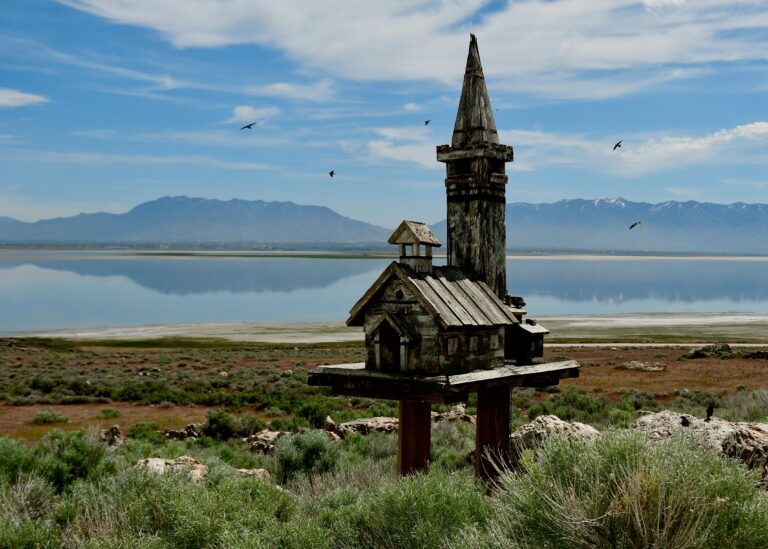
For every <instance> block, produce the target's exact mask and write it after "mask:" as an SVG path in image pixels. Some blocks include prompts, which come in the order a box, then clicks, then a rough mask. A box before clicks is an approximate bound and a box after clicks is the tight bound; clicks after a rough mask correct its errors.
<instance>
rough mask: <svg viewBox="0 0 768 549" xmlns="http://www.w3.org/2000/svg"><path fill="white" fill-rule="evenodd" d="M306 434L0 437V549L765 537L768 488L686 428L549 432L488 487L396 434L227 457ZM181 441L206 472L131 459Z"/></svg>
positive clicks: (557, 543)
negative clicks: (405, 460) (151, 469)
mask: <svg viewBox="0 0 768 549" xmlns="http://www.w3.org/2000/svg"><path fill="white" fill-rule="evenodd" d="M445 429H446V431H445V432H443V433H440V434H437V433H436V434H435V436H434V437H433V445H434V446H433V453H435V452H437V453H440V452H443V453H445V452H448V451H450V449H451V448H452V447H454V446H455V445H456V443H457V442H458V445H459V446H461V444H463V441H464V440H465V438H466V437H467V435H471V433H468V432H466V431H465V427H464V426H462V425H460V424H459V425H457V424H453V425H449V426H447V427H445ZM309 435H311V433H310V434H309ZM309 435H297V436H296V437H291V438H293V442H291V443H290V444H287V445H284V446H280V447H279V448H278V450H277V453H276V455H274V456H262V455H255V454H252V453H251V452H250V451H249V450H248V449H247V447H245V446H243V445H241V444H237V443H224V442H211V440H212V439H209V440H208V442H206V441H204V440H202V439H201V440H198V441H194V442H189V441H187V442H179V441H171V442H165V441H163V442H160V443H158V444H154V443H152V442H149V441H145V440H144V441H143V440H129V441H128V443H127V444H126V445H125V446H123V447H121V448H119V449H117V450H113V451H109V452H107V451H106V450H105V448H104V447H103V446H102V445H101V444H99V443H98V442H97V441H95V440H93V439H91V438H89V437H88V436H87V435H86V434H85V433H84V432H83V431H78V432H72V433H62V432H58V431H54V432H52V433H51V434H50V435H48V437H46V438H45V439H43V440H42V441H40V442H39V443H38V444H37V445H34V446H28V445H23V444H20V443H18V442H15V441H12V440H10V439H7V438H0V547H185V548H186V547H190V548H196V547H235V548H236V547H297V548H298V547H319V548H341V547H348V548H353V547H361V548H373V547H416V548H422V547H424V548H426V547H457V548H458V547H461V548H465V547H470V548H472V547H476V548H481V547H482V548H486V547H499V548H501V547H558V548H559V547H562V548H566V549H567V548H582V547H583V548H586V547H627V548H630V547H675V548H679V549H685V548H693V547H697V548H698V547H704V548H707V547H712V548H714V547H734V548H738V547H765V546H766V544H768V520H767V519H768V494H766V493H765V492H760V491H758V490H755V489H754V482H755V480H756V477H755V475H754V474H752V473H749V472H747V471H746V470H745V469H744V466H743V465H742V464H740V463H739V462H737V461H734V460H728V459H726V458H723V457H721V456H718V455H716V454H714V453H713V452H712V450H710V449H708V448H704V447H701V446H698V445H696V444H695V443H694V442H693V441H691V440H688V439H684V438H679V439H673V440H672V441H670V442H668V443H666V444H660V445H649V444H647V443H646V442H645V441H644V439H642V438H640V437H639V436H637V435H635V434H631V433H626V432H620V431H608V432H607V433H604V435H603V436H602V437H600V438H599V439H598V440H597V441H596V442H594V443H592V444H588V443H585V442H580V441H572V442H570V443H569V442H568V441H566V440H564V439H560V438H558V437H553V438H551V439H549V440H548V441H547V442H545V444H544V446H543V447H542V449H541V450H540V452H539V454H538V456H537V457H536V458H535V459H534V458H533V456H532V455H528V456H527V459H526V460H525V461H524V467H525V469H524V471H521V472H517V473H512V472H509V473H505V474H503V475H502V476H501V478H500V481H499V483H498V485H497V486H496V487H495V488H494V489H493V490H492V492H491V493H490V494H487V493H486V489H485V487H483V486H481V485H479V484H478V483H477V482H476V481H475V479H474V477H473V475H472V472H471V470H470V469H469V468H468V467H467V466H464V467H461V468H458V469H456V468H451V467H452V466H451V467H443V466H441V465H435V466H433V467H432V470H431V472H430V473H429V474H422V475H414V476H411V477H407V478H398V477H396V476H395V474H394V460H393V456H392V454H391V448H392V445H391V443H390V442H391V440H392V439H393V438H394V436H393V435H381V436H379V437H377V440H375V441H374V442H372V440H374V439H365V440H366V442H365V443H363V438H362V437H351V438H350V439H347V440H344V441H342V442H340V443H336V445H335V446H334V448H335V452H336V454H335V458H334V460H333V465H332V467H330V468H327V469H325V470H323V471H319V470H317V468H316V467H315V463H311V460H309V461H303V460H299V461H296V462H295V464H296V467H297V469H296V471H295V472H296V473H297V474H295V475H292V476H291V478H287V479H286V480H285V483H284V485H283V488H277V487H275V486H274V485H271V484H268V483H264V482H262V481H259V480H256V479H253V478H243V477H239V476H237V475H236V473H235V471H234V469H235V468H243V467H246V468H252V467H265V468H267V469H268V470H269V471H270V472H272V473H273V478H277V475H278V472H279V471H280V467H282V465H281V464H280V460H281V455H282V454H283V453H289V454H291V453H294V452H295V451H296V450H297V447H298V445H297V444H296V442H297V441H300V440H303V441H304V442H306V443H308V444H304V443H302V444H303V446H302V448H303V449H304V450H307V449H309V448H311V447H313V445H314V446H316V447H323V448H326V447H327V445H326V443H323V442H318V441H319V439H318V441H310V437H309ZM321 436H322V435H321ZM326 442H327V440H326ZM384 442H386V443H387V444H382V443H384ZM328 444H330V443H328ZM385 448H386V449H385ZM382 450H383V451H382ZM310 453H311V452H310ZM180 455H191V456H193V457H195V458H196V459H198V460H199V461H201V462H203V463H205V464H206V465H207V466H208V467H209V470H210V472H209V474H208V476H207V477H206V479H205V480H204V481H202V482H191V481H190V480H189V479H188V478H187V477H186V476H185V475H183V474H170V475H165V476H157V475H153V474H148V473H147V472H146V471H144V470H142V469H137V468H135V467H134V466H133V465H134V464H135V463H136V461H137V460H138V459H141V458H144V457H148V456H160V457H168V458H173V457H178V456H180Z"/></svg>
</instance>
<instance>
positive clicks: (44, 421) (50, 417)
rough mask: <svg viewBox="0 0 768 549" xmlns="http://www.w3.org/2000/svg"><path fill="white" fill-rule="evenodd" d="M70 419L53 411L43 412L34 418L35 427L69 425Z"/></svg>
mask: <svg viewBox="0 0 768 549" xmlns="http://www.w3.org/2000/svg"><path fill="white" fill-rule="evenodd" d="M68 421H69V418H68V417H67V416H64V415H62V414H59V413H58V412H54V411H53V410H43V411H42V412H37V413H36V414H35V417H33V418H32V424H33V425H49V424H51V423H67V422H68Z"/></svg>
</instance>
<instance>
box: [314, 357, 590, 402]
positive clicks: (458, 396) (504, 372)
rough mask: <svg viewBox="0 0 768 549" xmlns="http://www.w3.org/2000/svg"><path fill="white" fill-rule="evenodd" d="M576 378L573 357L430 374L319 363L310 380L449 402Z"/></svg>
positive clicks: (342, 390)
mask: <svg viewBox="0 0 768 549" xmlns="http://www.w3.org/2000/svg"><path fill="white" fill-rule="evenodd" d="M575 377H579V363H578V362H576V361H574V360H565V361H562V362H545V363H541V364H530V365H526V366H517V365H515V364H514V363H509V364H508V365H506V366H504V367H502V368H495V369H493V370H475V371H473V372H469V373H465V374H457V375H450V376H446V375H440V376H429V377H426V376H406V375H401V374H387V373H383V372H375V371H372V370H366V369H365V364H364V363H362V362H357V363H353V364H334V365H330V366H317V367H316V368H315V369H314V370H312V371H311V372H310V374H309V380H308V382H309V384H310V385H315V386H329V387H331V390H332V392H333V394H335V395H347V396H362V397H368V398H383V399H390V400H414V401H422V402H430V403H438V404H443V403H445V404H448V403H453V402H464V401H466V400H467V397H468V394H469V393H474V392H477V391H480V390H486V389H491V388H494V387H549V386H550V385H557V384H558V383H559V381H560V380H561V379H566V378H575Z"/></svg>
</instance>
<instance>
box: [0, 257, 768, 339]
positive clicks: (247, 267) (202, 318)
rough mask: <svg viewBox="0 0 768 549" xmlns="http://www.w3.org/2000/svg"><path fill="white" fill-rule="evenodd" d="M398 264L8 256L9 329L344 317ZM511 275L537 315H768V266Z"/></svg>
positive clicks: (561, 265)
mask: <svg viewBox="0 0 768 549" xmlns="http://www.w3.org/2000/svg"><path fill="white" fill-rule="evenodd" d="M390 261H391V259H366V258H327V257H322V256H319V257H307V256H305V255H304V256H296V257H285V256H274V257H270V256H266V257H265V256H241V257H231V256H225V255H224V254H220V255H195V256H174V255H159V254H136V253H131V252H91V251H58V250H56V251H50V250H31V251H19V250H0V333H6V334H7V333H13V332H25V331H42V330H56V329H69V328H91V327H112V326H136V325H147V324H176V323H211V322H241V321H247V322H303V321H307V322H309V321H339V320H344V319H346V317H347V313H348V312H349V310H350V309H351V308H352V306H353V305H354V304H355V302H356V301H357V300H358V299H359V298H360V297H361V296H362V295H363V293H364V292H365V291H366V290H367V289H368V287H370V285H371V284H372V283H373V282H374V280H375V279H376V278H377V277H378V275H379V274H380V273H381V271H382V270H383V269H384V268H385V267H386V265H387V264H389V263H390ZM440 261H441V260H439V259H438V260H437V261H436V263H440ZM442 261H443V262H444V260H442ZM507 279H508V282H507V287H508V289H509V293H510V294H512V295H520V296H523V297H524V298H525V301H526V303H527V306H526V308H527V310H528V311H529V313H530V314H531V315H533V316H537V315H540V316H547V315H602V314H617V313H652V312H667V313H675V312H678V313H682V312H686V313H702V312H746V313H768V282H766V281H768V258H669V257H663V258H657V257H653V258H650V257H610V256H609V257H594V256H567V257H564V256H519V257H517V256H516V257H510V258H508V260H507Z"/></svg>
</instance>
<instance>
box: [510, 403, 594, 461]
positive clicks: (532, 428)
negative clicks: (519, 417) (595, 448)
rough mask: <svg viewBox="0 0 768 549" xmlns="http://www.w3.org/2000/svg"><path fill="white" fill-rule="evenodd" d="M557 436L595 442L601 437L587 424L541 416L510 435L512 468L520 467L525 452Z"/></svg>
mask: <svg viewBox="0 0 768 549" xmlns="http://www.w3.org/2000/svg"><path fill="white" fill-rule="evenodd" d="M555 434H557V435H563V436H565V437H567V438H583V439H586V440H594V439H596V438H597V437H598V436H600V432H599V431H598V430H597V429H595V428H594V427H592V426H590V425H586V424H585V423H579V422H577V421H573V422H568V421H563V420H562V419H560V418H559V417H557V416H552V415H549V416H539V417H537V418H536V419H534V420H533V421H531V422H530V423H526V424H525V425H523V426H522V427H520V428H519V429H517V431H515V432H514V433H512V434H511V435H510V437H509V443H510V445H509V446H510V449H509V457H510V463H511V464H512V466H513V467H516V466H518V464H519V462H520V457H521V456H522V454H523V451H524V450H528V449H536V448H538V447H539V446H541V444H542V443H543V442H544V441H545V440H546V439H548V438H549V437H550V436H552V435H555Z"/></svg>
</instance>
